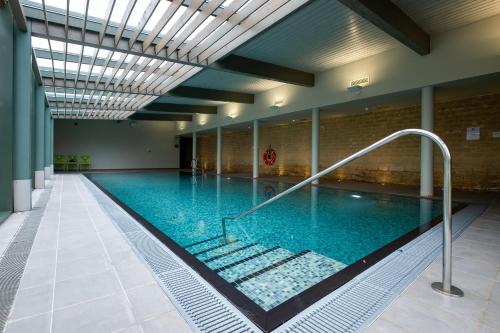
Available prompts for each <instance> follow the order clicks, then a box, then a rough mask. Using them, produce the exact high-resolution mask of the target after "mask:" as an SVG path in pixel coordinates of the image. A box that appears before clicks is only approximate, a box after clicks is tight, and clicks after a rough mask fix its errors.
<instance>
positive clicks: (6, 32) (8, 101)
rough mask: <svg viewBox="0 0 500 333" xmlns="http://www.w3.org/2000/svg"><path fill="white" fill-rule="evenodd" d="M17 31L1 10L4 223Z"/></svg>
mask: <svg viewBox="0 0 500 333" xmlns="http://www.w3.org/2000/svg"><path fill="white" fill-rule="evenodd" d="M13 27H14V25H13V20H12V15H11V13H10V10H9V6H4V7H0V59H2V60H1V61H0V77H1V78H2V79H1V80H0V221H1V220H2V216H4V214H2V212H10V211H12V134H13V133H12V121H13V120H12V119H13V107H14V105H13V90H12V86H13V79H12V76H13V68H14V64H13V52H12V50H13V48H14V45H13V36H14V32H13Z"/></svg>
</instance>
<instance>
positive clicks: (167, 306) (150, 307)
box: [127, 283, 174, 321]
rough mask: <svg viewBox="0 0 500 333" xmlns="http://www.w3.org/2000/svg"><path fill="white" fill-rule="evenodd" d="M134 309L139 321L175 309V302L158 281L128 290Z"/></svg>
mask: <svg viewBox="0 0 500 333" xmlns="http://www.w3.org/2000/svg"><path fill="white" fill-rule="evenodd" d="M127 295H128V298H129V300H130V302H131V303H132V310H133V312H134V315H135V317H136V318H137V320H138V321H142V320H145V319H148V318H152V317H155V316H157V315H159V314H162V313H164V312H168V311H171V310H173V309H174V306H173V304H172V303H171V302H170V300H169V299H168V297H167V296H166V295H165V293H164V292H163V290H161V288H160V287H159V286H158V284H156V283H152V284H147V285H143V286H139V287H136V288H133V289H129V290H127Z"/></svg>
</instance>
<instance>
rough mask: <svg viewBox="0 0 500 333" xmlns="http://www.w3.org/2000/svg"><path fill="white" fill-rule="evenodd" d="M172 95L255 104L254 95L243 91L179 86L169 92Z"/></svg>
mask: <svg viewBox="0 0 500 333" xmlns="http://www.w3.org/2000/svg"><path fill="white" fill-rule="evenodd" d="M168 95H170V96H177V97H187V98H197V99H205V100H210V101H222V102H235V103H246V104H253V102H254V95H253V94H246V93H241V92H234V91H227V90H216V89H205V88H197V87H188V86H179V87H177V88H175V89H173V90H171V91H169V92H168Z"/></svg>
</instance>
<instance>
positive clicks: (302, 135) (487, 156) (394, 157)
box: [198, 94, 500, 189]
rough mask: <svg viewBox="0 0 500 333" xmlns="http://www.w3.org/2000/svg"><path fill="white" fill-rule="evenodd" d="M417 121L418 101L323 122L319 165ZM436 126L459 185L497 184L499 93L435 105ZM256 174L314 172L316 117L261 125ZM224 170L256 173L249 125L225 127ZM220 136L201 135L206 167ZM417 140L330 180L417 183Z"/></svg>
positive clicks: (438, 180) (438, 176) (438, 163)
mask: <svg viewBox="0 0 500 333" xmlns="http://www.w3.org/2000/svg"><path fill="white" fill-rule="evenodd" d="M418 127H420V106H419V105H415V106H411V107H404V108H390V107H379V108H377V109H376V110H370V111H369V112H365V113H362V114H359V113H358V114H354V115H343V116H337V117H333V118H331V117H330V118H324V117H323V116H322V119H321V123H320V169H323V168H326V167H328V166H330V165H332V164H334V163H335V162H337V161H339V160H341V159H343V158H345V157H347V156H348V155H350V154H352V153H354V152H356V151H358V150H360V149H362V148H364V147H366V146H368V145H369V144H371V143H373V142H375V141H377V140H379V139H381V138H383V137H384V136H386V135H389V134H391V133H393V132H395V131H397V130H400V129H405V128H418ZM468 127H480V130H481V136H480V140H477V141H467V140H466V132H467V128H468ZM434 130H435V133H436V134H437V135H439V136H440V137H441V138H442V139H443V140H444V141H445V142H446V144H447V145H448V147H449V148H450V151H451V154H452V163H453V165H452V176H453V178H452V181H453V187H454V188H462V189H500V138H493V136H492V133H493V132H497V131H500V94H494V95H486V96H476V97H470V98H464V99H460V100H453V101H447V102H440V103H436V106H435V116H434ZM259 139H260V140H259V151H260V157H261V158H260V162H259V173H260V174H261V175H272V176H278V175H279V176H299V177H307V176H309V175H310V159H311V147H310V142H311V122H310V120H304V121H297V122H291V123H289V124H288V125H280V126H273V127H264V126H263V127H261V128H260V131H259ZM222 142H223V144H222V156H223V158H222V167H223V172H224V173H248V174H251V172H252V129H246V130H240V131H229V130H224V131H223V137H222ZM269 146H271V147H272V148H274V149H275V150H276V152H277V155H278V158H277V161H276V163H275V164H274V165H273V166H267V165H265V164H264V161H263V159H262V154H263V152H264V150H265V149H267V148H268V147H269ZM215 150H216V137H215V131H214V134H213V135H212V134H210V135H200V137H199V141H198V152H199V157H200V160H201V163H202V166H203V167H204V168H205V169H206V170H215V156H216V151H215ZM419 170H420V138H418V137H406V138H401V139H398V140H397V141H395V142H392V143H390V144H388V145H387V146H384V147H382V148H380V149H379V150H377V151H374V152H372V153H370V154H369V155H367V156H365V157H363V158H361V159H359V160H357V161H355V162H353V163H351V164H349V165H348V166H346V167H344V168H341V169H339V170H338V171H337V172H335V173H333V174H331V175H330V176H327V177H326V178H329V179H335V180H355V181H363V182H376V183H386V184H405V185H418V184H419V183H420V171H419ZM434 177H435V178H434V179H435V185H436V186H439V185H441V184H442V159H441V153H440V151H439V149H438V148H437V147H435V149H434Z"/></svg>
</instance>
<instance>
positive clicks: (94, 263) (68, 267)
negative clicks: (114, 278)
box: [56, 253, 110, 281]
mask: <svg viewBox="0 0 500 333" xmlns="http://www.w3.org/2000/svg"><path fill="white" fill-rule="evenodd" d="M109 268H110V265H109V262H108V260H107V259H106V257H105V255H104V253H103V254H101V255H96V256H93V257H88V258H83V259H78V260H73V261H66V262H57V275H56V281H63V280H67V279H71V278H74V277H81V276H84V275H89V274H97V273H100V272H104V271H106V270H108V269H109Z"/></svg>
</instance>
